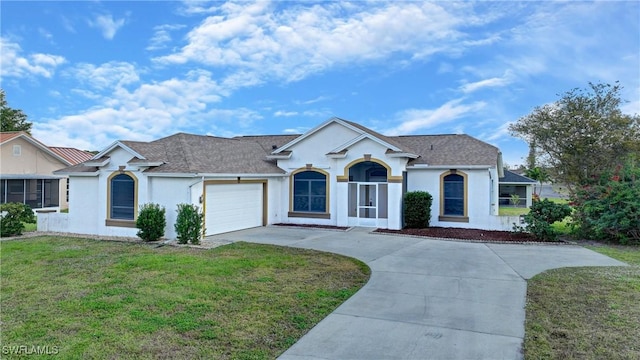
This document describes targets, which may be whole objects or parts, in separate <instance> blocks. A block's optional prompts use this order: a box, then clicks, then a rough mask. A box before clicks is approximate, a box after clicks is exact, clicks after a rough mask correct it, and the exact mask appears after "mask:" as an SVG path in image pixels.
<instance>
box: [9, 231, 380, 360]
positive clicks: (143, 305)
mask: <svg viewBox="0 0 640 360" xmlns="http://www.w3.org/2000/svg"><path fill="white" fill-rule="evenodd" d="M0 245H1V246H2V252H1V257H0V260H1V268H0V276H1V279H2V287H1V299H0V309H1V310H2V312H1V316H2V318H1V324H2V345H3V358H5V357H6V356H7V355H9V356H10V354H7V351H5V350H6V349H11V347H12V346H23V345H26V346H28V347H32V346H34V347H35V346H41V347H44V346H47V347H48V348H47V350H49V351H50V352H53V351H55V352H57V353H58V354H59V356H61V357H62V358H75V359H80V358H138V359H155V358H191V359H197V358H201V359H204V358H207V359H225V358H240V359H242V358H244V359H272V358H275V357H277V356H278V355H279V354H281V353H282V352H283V351H284V350H286V349H287V348H288V347H290V346H291V345H292V344H293V343H295V342H296V341H297V340H298V339H299V338H300V337H301V336H302V335H303V334H305V333H306V332H307V331H308V330H309V329H310V328H311V327H313V326H314V325H315V324H316V323H317V322H319V321H320V320H321V319H322V318H324V317H325V316H327V315H328V314H329V313H330V312H331V311H333V310H334V309H335V308H336V307H337V306H338V305H339V304H341V303H342V302H344V301H345V300H346V299H347V298H349V297H350V296H351V295H352V294H353V293H355V292H356V291H357V290H358V289H359V288H360V287H362V286H363V285H364V284H365V283H366V281H367V280H368V278H369V268H368V267H367V266H366V265H364V264H363V263H361V262H359V261H357V260H354V259H350V258H347V257H343V256H338V255H332V254H326V253H321V252H317V251H312V250H301V249H293V248H283V247H277V246H270V245H257V244H248V243H235V244H231V245H227V246H223V247H219V248H215V249H211V250H201V249H191V248H176V247H169V246H165V247H160V248H156V247H154V246H151V245H143V244H130V243H117V242H107V241H95V240H85V239H74V238H60V237H38V238H32V239H24V240H11V241H4V242H2V243H1V244H0Z"/></svg>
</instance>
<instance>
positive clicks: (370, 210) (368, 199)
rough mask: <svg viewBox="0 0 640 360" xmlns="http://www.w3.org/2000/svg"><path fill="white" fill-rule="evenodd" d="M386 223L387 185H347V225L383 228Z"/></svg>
mask: <svg viewBox="0 0 640 360" xmlns="http://www.w3.org/2000/svg"><path fill="white" fill-rule="evenodd" d="M386 222H387V184H386V183H374V182H351V183H349V225H350V226H367V227H383V226H386Z"/></svg>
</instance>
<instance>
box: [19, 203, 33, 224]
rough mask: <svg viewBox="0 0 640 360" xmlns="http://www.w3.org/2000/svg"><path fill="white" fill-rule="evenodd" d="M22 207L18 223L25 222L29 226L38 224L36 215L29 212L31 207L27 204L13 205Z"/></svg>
mask: <svg viewBox="0 0 640 360" xmlns="http://www.w3.org/2000/svg"><path fill="white" fill-rule="evenodd" d="M15 204H20V205H22V212H21V213H20V221H22V222H26V223H29V224H35V223H37V222H38V219H37V218H36V213H34V212H33V210H31V207H30V206H29V205H27V204H22V203H15Z"/></svg>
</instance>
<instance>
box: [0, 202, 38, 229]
mask: <svg viewBox="0 0 640 360" xmlns="http://www.w3.org/2000/svg"><path fill="white" fill-rule="evenodd" d="M27 208H29V207H28V206H27ZM29 211H31V208H29ZM0 213H2V214H4V215H0V236H3V237H5V236H14V235H22V230H24V224H22V219H23V218H24V217H25V205H24V204H22V203H6V204H2V205H0ZM31 214H32V216H33V211H31Z"/></svg>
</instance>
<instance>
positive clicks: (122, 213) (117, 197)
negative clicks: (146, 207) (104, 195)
mask: <svg viewBox="0 0 640 360" xmlns="http://www.w3.org/2000/svg"><path fill="white" fill-rule="evenodd" d="M109 193H110V194H109V219H113V220H134V219H135V213H136V196H135V194H136V183H135V180H134V178H133V177H131V176H129V175H127V174H118V175H115V176H112V177H111V178H110V179H109Z"/></svg>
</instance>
